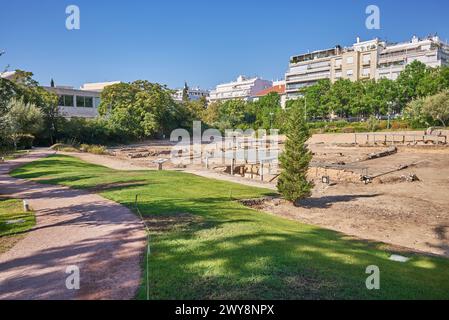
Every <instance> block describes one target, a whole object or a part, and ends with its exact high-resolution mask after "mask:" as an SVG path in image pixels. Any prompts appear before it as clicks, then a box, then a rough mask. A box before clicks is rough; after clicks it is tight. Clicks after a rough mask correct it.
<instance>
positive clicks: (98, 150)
mask: <svg viewBox="0 0 449 320" xmlns="http://www.w3.org/2000/svg"><path fill="white" fill-rule="evenodd" d="M87 152H89V153H93V154H100V155H101V154H107V153H108V152H107V150H106V147H104V146H95V145H92V146H88V147H87Z"/></svg>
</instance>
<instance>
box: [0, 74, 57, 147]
mask: <svg viewBox="0 0 449 320" xmlns="http://www.w3.org/2000/svg"><path fill="white" fill-rule="evenodd" d="M0 95H2V97H3V96H9V99H10V98H11V97H12V96H14V97H15V98H16V99H20V100H22V101H23V102H24V103H25V104H32V105H35V106H36V107H38V108H39V109H40V110H41V112H42V114H43V118H44V126H43V127H42V132H41V133H40V134H39V136H40V137H41V138H42V139H46V140H48V141H49V142H50V143H52V144H53V142H54V135H55V134H56V133H57V129H58V128H57V122H58V119H59V118H60V115H59V109H58V97H57V95H56V94H53V93H50V92H48V91H46V90H45V89H44V88H42V87H40V86H39V84H38V82H37V81H35V80H34V79H33V73H31V72H26V71H22V70H16V72H15V74H14V76H13V78H12V79H11V81H9V82H8V80H5V79H3V81H1V82H0ZM1 104H2V103H1V102H0V105H1Z"/></svg>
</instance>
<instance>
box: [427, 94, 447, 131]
mask: <svg viewBox="0 0 449 320" xmlns="http://www.w3.org/2000/svg"><path fill="white" fill-rule="evenodd" d="M422 111H423V112H424V113H425V114H428V115H429V116H431V117H432V118H433V119H434V120H435V121H438V122H440V123H441V124H442V125H443V127H446V125H447V124H448V121H449V91H444V92H441V93H438V94H436V95H433V96H430V97H427V98H426V99H425V100H424V105H423V110H422Z"/></svg>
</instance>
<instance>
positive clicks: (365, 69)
mask: <svg viewBox="0 0 449 320" xmlns="http://www.w3.org/2000/svg"><path fill="white" fill-rule="evenodd" d="M370 74H371V69H370V68H363V71H362V75H363V76H365V77H367V76H369V75H370Z"/></svg>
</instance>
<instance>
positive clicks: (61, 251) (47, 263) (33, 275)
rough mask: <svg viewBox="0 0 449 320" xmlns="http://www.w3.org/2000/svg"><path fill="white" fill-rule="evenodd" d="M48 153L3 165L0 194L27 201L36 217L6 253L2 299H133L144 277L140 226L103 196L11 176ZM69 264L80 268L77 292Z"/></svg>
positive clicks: (0, 265)
mask: <svg viewBox="0 0 449 320" xmlns="http://www.w3.org/2000/svg"><path fill="white" fill-rule="evenodd" d="M46 155H48V153H46V152H45V151H38V152H36V153H32V154H30V155H28V156H26V157H23V158H20V159H16V160H13V161H8V162H6V163H0V194H1V195H6V196H8V197H14V198H19V199H26V200H27V201H28V202H29V204H30V206H31V208H32V209H33V210H34V211H35V212H36V218H37V225H36V226H35V227H34V228H33V229H32V230H31V231H30V232H29V233H28V234H27V236H26V237H25V238H24V239H22V240H21V241H19V242H18V243H17V244H16V245H15V246H14V247H13V248H12V249H11V250H9V251H8V252H6V253H4V254H2V255H0V300H2V299H19V300H23V299H33V300H36V299H51V300H54V299H58V300H59V299H64V300H65V299H132V298H133V297H134V296H135V294H136V291H137V289H138V287H139V284H140V281H141V277H142V270H141V265H142V259H143V254H144V252H145V246H146V241H145V239H146V235H145V231H144V228H143V225H142V223H141V222H140V221H139V219H138V218H137V216H135V215H134V214H133V213H132V212H131V211H130V210H129V209H127V208H125V207H123V206H121V205H119V204H116V203H115V202H113V201H109V200H106V199H104V198H102V197H101V196H99V195H96V194H90V193H87V192H85V191H79V190H72V189H69V188H66V187H61V186H49V185H40V184H36V183H33V182H29V181H25V180H19V179H14V178H11V177H10V176H9V174H8V173H9V172H10V171H11V170H12V169H13V168H15V167H18V166H21V165H24V164H26V163H29V162H32V161H34V160H37V159H39V158H41V157H44V156H46ZM70 266H77V267H78V268H79V270H80V289H79V290H69V289H67V287H66V279H67V277H69V276H70V274H67V273H66V271H67V267H70Z"/></svg>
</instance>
